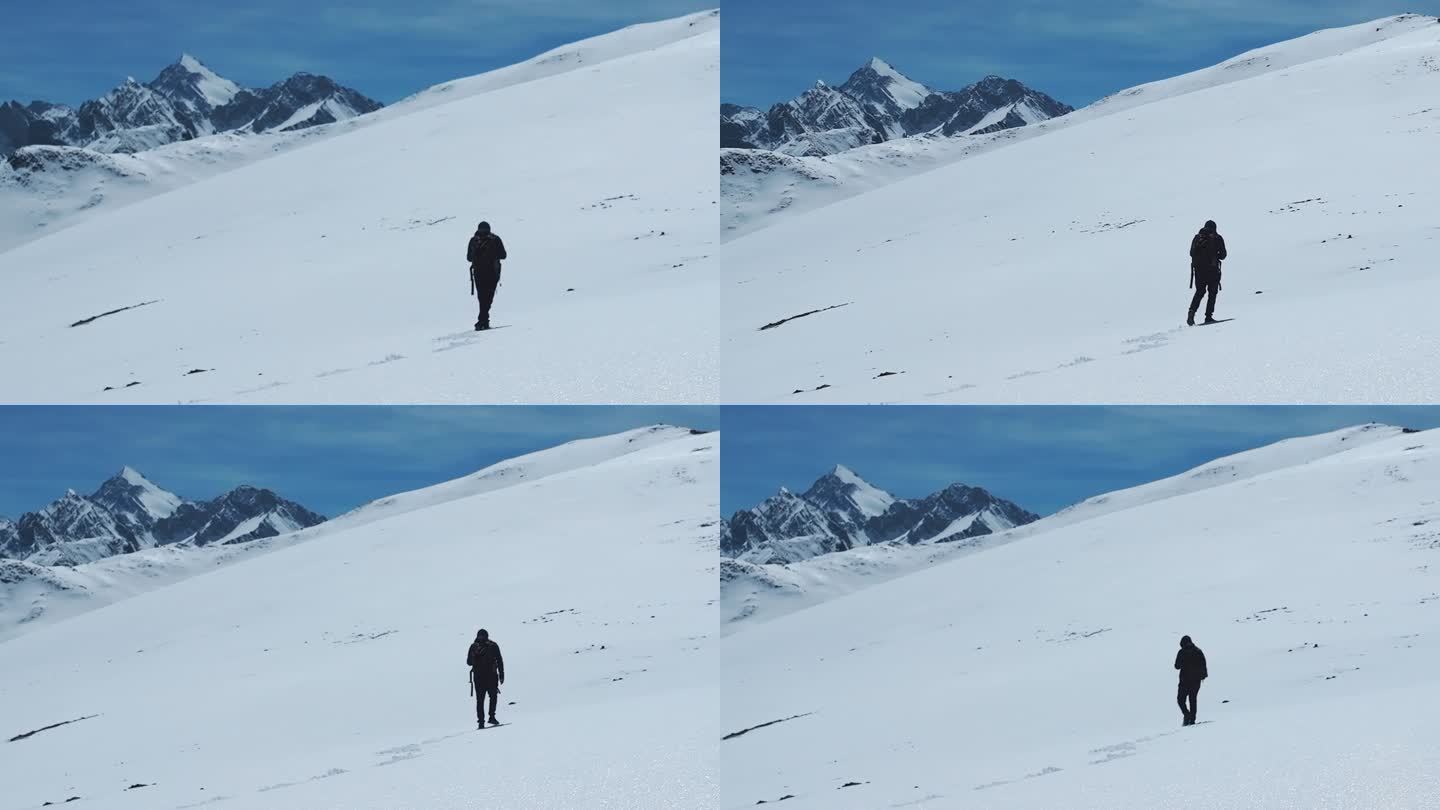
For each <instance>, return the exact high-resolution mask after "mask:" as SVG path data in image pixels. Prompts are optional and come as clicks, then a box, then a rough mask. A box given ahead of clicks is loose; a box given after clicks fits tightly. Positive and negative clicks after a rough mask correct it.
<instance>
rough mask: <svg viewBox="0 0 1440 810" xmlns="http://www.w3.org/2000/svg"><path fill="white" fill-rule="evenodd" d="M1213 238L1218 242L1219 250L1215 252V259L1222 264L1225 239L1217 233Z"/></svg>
mask: <svg viewBox="0 0 1440 810" xmlns="http://www.w3.org/2000/svg"><path fill="white" fill-rule="evenodd" d="M1215 238H1216V239H1218V240H1220V249H1219V250H1218V251H1216V253H1215V258H1217V259H1219V260H1220V261H1222V262H1223V261H1225V237H1223V236H1221V235H1220V234H1218V233H1217V234H1215Z"/></svg>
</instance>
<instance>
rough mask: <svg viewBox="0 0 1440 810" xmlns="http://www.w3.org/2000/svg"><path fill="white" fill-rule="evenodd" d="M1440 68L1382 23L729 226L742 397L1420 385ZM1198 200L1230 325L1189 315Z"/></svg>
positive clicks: (1389, 392)
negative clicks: (733, 229) (765, 219)
mask: <svg viewBox="0 0 1440 810" xmlns="http://www.w3.org/2000/svg"><path fill="white" fill-rule="evenodd" d="M1437 87H1440V25H1437V24H1436V21H1435V19H1434V18H1430V17H1413V16H1412V17H1397V18H1390V19H1386V20H1380V21H1377V22H1374V23H1369V24H1366V25H1363V26H1356V27H1353V28H1349V29H1341V30H1338V31H1329V32H1323V33H1321V34H1318V35H1315V36H1312V37H1306V38H1302V39H1299V40H1295V41H1292V42H1286V43H1281V44H1279V45H1275V46H1272V47H1270V48H1265V49H1261V50H1259V51H1255V52H1252V53H1250V54H1245V55H1242V56H1241V57H1237V58H1236V59H1234V60H1230V61H1229V62H1226V63H1223V64H1221V65H1219V66H1216V67H1214V68H1210V69H1208V70H1206V71H1201V72H1199V73H1197V74H1190V75H1188V76H1183V77H1180V78H1178V79H1172V80H1169V81H1167V82H1160V83H1156V84H1154V85H1146V86H1144V87H1141V88H1136V89H1135V90H1131V91H1127V92H1125V93H1122V94H1120V95H1118V96H1116V97H1112V98H1111V99H1109V100H1106V101H1104V102H1101V103H1098V104H1097V105H1094V106H1092V107H1091V108H1087V110H1082V111H1079V112H1077V113H1073V114H1071V115H1069V116H1065V117H1064V118H1062V119H1057V120H1055V121H1051V122H1045V123H1043V124H1039V125H1036V127H1035V128H1034V129H1033V130H1032V128H1030V127H1025V128H1022V129H1021V130H1019V131H1018V132H1019V133H1023V134H1017V135H1015V136H1013V137H1012V139H1011V142H1010V144H1009V145H1008V146H1006V147H1005V148H1001V149H990V150H988V151H981V152H980V153H978V154H974V155H971V156H970V157H968V158H966V159H964V160H961V161H958V162H955V163H953V164H951V165H949V166H946V167H945V168H940V169H936V170H934V171H929V172H925V173H923V174H920V175H917V176H913V177H910V178H909V179H906V180H903V181H901V182H896V183H893V184H890V185H886V186H884V187H882V188H878V189H875V190H873V191H869V192H867V193H864V194H860V195H858V196H855V197H852V198H849V199H845V200H842V201H840V202H836V203H834V204H831V205H827V206H825V207H823V208H820V209H817V210H812V211H809V212H806V213H798V214H795V215H793V216H789V215H786V216H783V217H782V218H781V219H779V220H777V221H776V222H775V224H773V225H771V226H770V227H766V228H764V229H763V230H758V231H753V232H751V233H749V234H748V235H745V236H742V237H740V238H737V239H734V240H732V241H730V242H728V243H727V244H726V247H725V260H726V267H727V268H728V269H727V273H726V278H725V281H726V284H725V290H724V312H725V313H726V322H725V329H724V342H723V344H722V351H723V364H724V374H725V381H726V382H725V397H726V401H729V402H775V401H785V402H900V401H905V402H931V401H934V402H944V401H984V402H1156V401H1161V402H1176V401H1183V402H1241V401H1244V402H1271V401H1277V402H1295V401H1327V402H1329V401H1362V400H1363V401H1367V402H1371V401H1387V402H1388V401H1420V400H1424V399H1427V398H1429V396H1430V395H1432V394H1433V392H1434V391H1435V390H1436V388H1437V384H1440V371H1437V369H1440V330H1437V328H1436V327H1435V325H1434V324H1435V323H1436V320H1435V319H1434V318H1433V317H1431V315H1432V313H1431V312H1430V311H1429V310H1430V306H1429V304H1428V301H1430V300H1432V299H1434V298H1435V297H1436V295H1437V294H1440V279H1437V278H1436V277H1435V275H1434V274H1433V273H1432V272H1430V267H1431V265H1432V264H1433V262H1432V261H1431V260H1430V258H1431V256H1432V255H1433V253H1434V250H1435V247H1436V244H1437V240H1440V230H1437V228H1436V226H1435V224H1434V222H1433V221H1432V219H1433V218H1432V217H1430V216H1429V215H1428V212H1429V211H1431V210H1433V209H1434V208H1435V207H1436V206H1437V204H1440V182H1437V180H1440V174H1437V173H1436V171H1435V170H1434V168H1433V167H1434V165H1435V163H1434V160H1433V154H1432V152H1433V142H1434V140H1435V136H1436V135H1437V134H1440V107H1436V106H1435V104H1433V103H1432V102H1433V98H1434V95H1435V91H1436V89H1437ZM1337 155H1339V156H1345V159H1337V158H1336V156H1337ZM1207 218H1211V219H1215V220H1217V222H1218V223H1219V225H1220V230H1221V232H1222V233H1223V234H1224V235H1225V237H1226V240H1227V242H1228V243H1229V246H1230V253H1231V258H1230V260H1229V261H1228V262H1227V263H1226V267H1225V281H1224V291H1223V292H1222V293H1221V298H1220V304H1219V309H1218V314H1219V316H1220V317H1228V318H1234V319H1235V320H1234V321H1233V322H1232V323H1226V324H1223V325H1222V326H1220V327H1218V328H1216V329H1213V330H1211V329H1205V330H1190V329H1187V328H1186V327H1184V325H1183V323H1184V322H1183V318H1184V311H1185V307H1186V305H1187V304H1188V302H1189V295H1190V292H1189V290H1187V289H1186V282H1187V280H1188V274H1189V260H1188V257H1187V249H1188V246H1189V240H1190V237H1191V236H1192V235H1193V234H1194V233H1195V231H1196V230H1197V229H1198V228H1199V226H1200V224H1201V223H1202V222H1203V221H1204V220H1205V219H1207ZM1257 293H1258V294H1257ZM831 307H834V309H826V308H831ZM817 310H824V311H820V312H816V311H817ZM812 312H813V313H814V314H811V315H806V316H805V317H803V318H802V319H800V320H794V321H786V322H784V323H781V324H780V325H778V326H774V327H772V328H769V329H764V330H762V329H761V327H763V326H766V325H769V324H774V323H777V322H780V321H783V320H784V319H787V318H794V317H796V316H800V315H803V314H805V313H812ZM1216 358H1223V361H1221V369H1223V371H1220V372H1219V373H1217V370H1216V368H1215V363H1216ZM887 372H889V373H888V374H887ZM882 375H883V376H882ZM822 386H828V387H824V388H822ZM817 389H818V390H817ZM796 391H800V392H802V393H799V394H796V393H793V392H796Z"/></svg>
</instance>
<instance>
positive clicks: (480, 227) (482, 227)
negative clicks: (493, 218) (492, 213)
mask: <svg viewBox="0 0 1440 810" xmlns="http://www.w3.org/2000/svg"><path fill="white" fill-rule="evenodd" d="M475 230H477V231H488V230H490V223H488V222H482V223H480V224H479V225H476V226H475Z"/></svg>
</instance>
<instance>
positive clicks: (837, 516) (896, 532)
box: [720, 465, 1040, 563]
mask: <svg viewBox="0 0 1440 810" xmlns="http://www.w3.org/2000/svg"><path fill="white" fill-rule="evenodd" d="M1039 519H1040V516H1039V515H1036V514H1034V513H1033V512H1030V511H1028V510H1026V509H1024V508H1022V507H1020V506H1018V505H1017V504H1015V503H1013V502H1011V501H1007V500H1004V499H1001V498H997V497H996V496H994V495H992V494H991V493H990V492H988V491H986V490H985V489H982V488H980V487H971V486H967V485H965V484H958V483H957V484H951V485H949V486H947V487H945V488H944V489H942V490H940V491H938V492H935V493H933V494H930V495H927V496H925V497H923V498H914V499H908V498H896V497H895V496H893V495H891V494H890V493H888V492H886V491H884V490H882V489H879V488H878V487H875V486H874V485H872V484H870V483H869V482H867V481H865V480H864V479H863V478H861V477H860V476H858V475H856V474H855V473H854V472H852V471H851V470H849V469H848V468H846V467H844V466H843V465H837V466H836V467H835V468H834V469H833V470H831V471H830V472H828V473H826V474H825V475H823V476H821V477H820V478H819V479H817V480H816V481H815V483H814V484H812V485H811V486H810V488H809V489H807V490H806V491H805V492H804V493H802V494H799V495H796V494H795V493H793V492H790V491H789V490H788V489H785V488H783V487H782V488H781V489H780V491H779V492H778V493H777V494H775V495H772V496H771V497H769V498H767V499H765V501H763V502H762V503H760V504H759V505H758V506H755V507H753V508H751V509H741V510H739V511H737V512H735V514H733V515H731V516H730V517H729V518H727V519H724V520H722V521H721V529H720V552H721V554H722V555H723V556H725V557H730V558H735V559H743V560H745V561H747V562H753V563H792V562H798V561H800V560H804V559H809V558H812V557H818V556H820V555H822V554H831V553H834V552H837V551H846V550H849V549H852V548H857V547H860V546H869V545H876V544H879V543H904V544H909V545H917V544H920V543H936V542H956V541H960V540H965V539H968V538H971V537H979V536H982V535H987V534H992V533H994V532H999V531H1004V530H1006V529H1010V528H1014V527H1015V526H1021V525H1024V524H1026V523H1032V522H1034V521H1036V520H1039Z"/></svg>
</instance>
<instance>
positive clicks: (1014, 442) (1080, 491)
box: [721, 406, 1440, 514]
mask: <svg viewBox="0 0 1440 810" xmlns="http://www.w3.org/2000/svg"><path fill="white" fill-rule="evenodd" d="M724 421H725V439H724V441H725V467H724V472H723V475H722V491H721V504H722V508H723V510H724V511H725V512H726V513H727V514H729V513H731V512H733V511H734V510H735V509H738V508H743V507H749V506H753V505H755V504H756V503H758V502H759V501H760V500H762V499H764V498H766V497H768V496H769V495H771V494H773V493H774V492H775V491H776V490H777V489H778V488H779V487H781V486H785V487H787V488H789V489H791V490H793V491H799V490H803V489H804V488H805V487H807V486H809V484H810V483H811V482H812V481H813V480H814V479H815V478H817V477H818V476H820V475H822V474H824V473H825V472H826V471H827V470H829V469H830V468H831V467H833V466H834V465H835V464H844V465H846V466H849V467H851V468H852V469H854V470H855V471H856V472H858V473H860V474H861V475H862V476H864V477H865V478H866V479H867V480H869V481H870V482H871V483H873V484H875V485H876V486H879V487H882V488H885V489H888V490H890V491H891V492H893V493H894V494H896V495H899V496H901V497H919V496H922V495H926V494H929V493H930V492H933V491H935V490H937V489H939V488H941V487H943V486H945V485H947V484H951V483H957V482H959V483H965V484H969V485H972V486H982V487H985V488H987V489H990V490H991V491H992V492H994V493H995V494H997V495H999V496H1001V497H1004V498H1009V499H1011V500H1014V501H1016V502H1018V503H1020V504H1021V505H1022V506H1025V507H1026V508H1029V509H1032V510H1034V511H1037V512H1041V513H1049V512H1053V511H1055V510H1057V509H1060V508H1062V507H1064V506H1068V505H1070V504H1072V503H1076V502H1078V501H1081V500H1084V499H1085V498H1088V497H1091V496H1094V495H1099V494H1102V493H1104V492H1109V491H1113V490H1116V489H1122V488H1125V487H1131V486H1136V485H1138V484H1143V483H1146V482H1149V481H1153V480H1157V479H1159V478H1163V477H1166V476H1170V475H1176V474H1179V473H1181V472H1184V471H1185V470H1188V469H1191V468H1193V467H1195V466H1198V465H1200V464H1203V463H1205V462H1208V461H1211V460H1214V459H1216V458H1219V457H1221V456H1226V455H1230V454H1233V453H1237V452H1242V451H1245V450H1249V449H1254V448H1256V447H1260V446H1264V445H1267V444H1271V443H1273V442H1276V441H1280V440H1282V439H1286V438H1292V437H1295V436H1309V435H1315V434H1318V433H1324V432H1328V431H1331V430H1337V429H1340V428H1343V427H1348V426H1351V425H1356V424H1363V423H1367V422H1386V423H1390V424H1398V425H1403V426H1407V427H1418V428H1434V427H1440V408H1435V407H1378V406H1377V407H1358V406H1357V407H1314V406H1306V407H1298V406H1297V407H1276V406H1261V407H1229V406H1205V407H1183V406H1173V407H1170V406H1159V407H1086V406H1076V407H1065V406H1053V407H1052V406H1032V407H1023V406H1022V407H1016V406H984V407H934V406H914V407H844V406H828V407H816V408H797V407H727V408H726V409H725V413H724Z"/></svg>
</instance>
